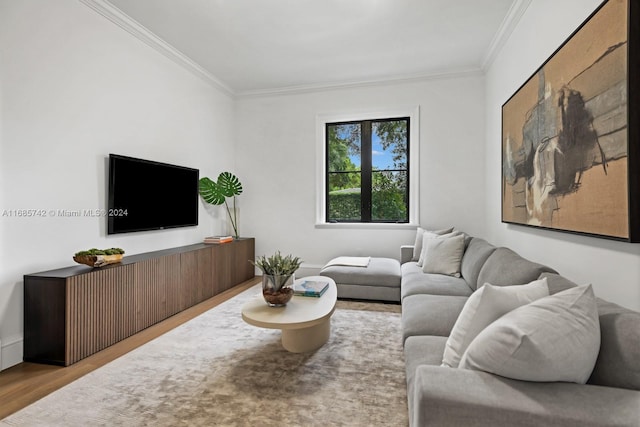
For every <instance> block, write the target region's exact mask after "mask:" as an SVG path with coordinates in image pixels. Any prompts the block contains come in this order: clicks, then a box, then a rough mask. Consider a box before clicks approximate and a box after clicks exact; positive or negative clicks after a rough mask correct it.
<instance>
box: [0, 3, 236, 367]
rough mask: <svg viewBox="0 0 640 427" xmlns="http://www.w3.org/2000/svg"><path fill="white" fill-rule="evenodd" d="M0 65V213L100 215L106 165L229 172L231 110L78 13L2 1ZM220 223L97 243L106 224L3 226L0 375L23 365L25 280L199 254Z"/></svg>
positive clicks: (151, 53)
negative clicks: (98, 263) (104, 253)
mask: <svg viewBox="0 0 640 427" xmlns="http://www.w3.org/2000/svg"><path fill="white" fill-rule="evenodd" d="M0 54H1V57H0V84H1V86H0V94H1V98H0V101H1V104H0V111H1V112H2V115H0V138H1V139H0V141H1V142H2V144H1V145H0V150H1V151H0V154H1V156H2V157H0V162H1V175H0V211H4V210H15V209H43V210H44V211H45V212H49V211H50V210H57V209H71V210H74V209H96V208H105V205H106V195H105V192H106V173H107V171H106V169H105V167H106V164H107V161H106V159H107V156H108V154H109V153H117V154H124V155H129V156H133V157H141V158H146V159H152V160H157V161H163V162H167V163H173V164H178V165H184V166H189V167H193V168H198V169H200V175H201V176H206V175H209V176H212V175H217V174H218V173H219V172H220V171H222V170H233V166H234V158H235V152H234V146H233V127H232V126H233V100H232V99H230V98H229V97H228V96H226V95H224V94H222V93H220V92H218V91H217V90H215V89H213V88H212V87H211V86H210V85H209V84H207V83H206V82H204V81H203V80H201V79H200V78H199V77H196V76H194V75H193V74H191V73H189V72H188V71H186V70H185V69H184V68H182V67H180V66H178V65H176V64H175V63H174V62H172V61H171V60H169V59H168V58H166V57H165V56H163V55H161V54H160V53H158V52H156V51H155V50H153V49H152V48H150V47H148V46H147V45H146V44H144V43H142V42H141V41H139V40H138V39H136V38H135V37H133V36H132V35H130V34H129V33H127V32H125V31H123V30H122V29H121V28H119V27H118V26H117V25H115V24H113V23H112V22H110V21H108V20H107V19H105V18H103V17H102V16H100V15H99V14H97V13H96V12H94V11H93V10H91V9H89V8H88V7H87V6H85V5H83V4H82V3H80V2H78V1H75V0H58V1H55V2H49V1H36V0H25V1H22V0H21V1H19V2H17V1H10V0H1V1H0ZM162 208H163V206H162V204H161V203H158V209H162ZM1 213H2V212H0V215H1ZM221 218H223V217H221V216H219V217H218V218H215V219H214V218H212V216H211V215H209V214H208V213H207V212H205V208H204V207H202V206H201V209H200V225H199V226H198V227H189V228H183V229H175V230H165V231H158V232H143V233H132V234H126V235H118V236H106V220H105V219H104V218H77V217H76V218H63V217H56V216H55V215H50V214H48V215H47V217H44V218H43V217H35V218H24V217H20V218H17V217H7V216H4V217H3V216H0V237H1V244H0V262H1V264H0V340H2V346H3V351H2V367H3V368H5V367H7V366H10V365H12V364H15V363H18V362H20V361H21V358H22V331H23V329H22V326H23V321H22V315H23V314H22V313H23V309H22V304H23V290H22V286H23V283H22V276H23V275H24V274H28V273H35V272H38V271H43V270H48V269H52V268H58V267H63V266H67V265H71V264H73V261H72V259H71V257H72V255H73V254H74V253H75V252H77V251H79V250H82V249H86V248H90V247H111V246H118V247H122V248H124V249H125V250H126V251H127V253H128V254H135V253H140V252H147V251H151V250H156V249H162V248H167V247H173V246H180V245H185V244H192V243H197V242H200V241H201V239H202V238H203V237H204V236H205V235H207V234H210V233H213V232H220V231H221V230H220V229H221V228H222V225H221V222H222V221H221Z"/></svg>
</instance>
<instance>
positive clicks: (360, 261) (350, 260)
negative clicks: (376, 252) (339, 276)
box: [325, 256, 371, 267]
mask: <svg viewBox="0 0 640 427" xmlns="http://www.w3.org/2000/svg"><path fill="white" fill-rule="evenodd" d="M369 260H371V257H370V256H339V257H337V258H334V259H332V260H331V261H329V262H328V263H327V265H326V266H325V267H330V266H332V265H346V266H349V267H366V266H368V265H369Z"/></svg>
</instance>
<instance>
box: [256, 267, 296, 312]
mask: <svg viewBox="0 0 640 427" xmlns="http://www.w3.org/2000/svg"><path fill="white" fill-rule="evenodd" d="M293 280H294V276H293V274H290V275H273V276H271V275H268V274H265V275H263V276H262V296H263V297H264V300H265V301H266V302H267V304H268V305H269V306H270V307H284V306H285V305H287V303H288V302H289V301H290V300H291V298H292V297H293Z"/></svg>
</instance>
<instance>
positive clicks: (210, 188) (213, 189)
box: [199, 177, 225, 205]
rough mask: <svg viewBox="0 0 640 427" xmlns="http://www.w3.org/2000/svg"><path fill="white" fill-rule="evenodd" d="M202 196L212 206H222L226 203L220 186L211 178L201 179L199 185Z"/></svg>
mask: <svg viewBox="0 0 640 427" xmlns="http://www.w3.org/2000/svg"><path fill="white" fill-rule="evenodd" d="M199 191H200V196H202V198H203V199H204V201H205V202H207V203H210V204H212V205H221V204H223V203H224V200H225V196H224V194H223V193H222V191H221V189H220V186H219V185H218V184H217V183H216V182H215V181H213V180H211V179H210V178H207V177H204V178H200V185H199Z"/></svg>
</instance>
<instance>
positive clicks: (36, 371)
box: [0, 277, 260, 419]
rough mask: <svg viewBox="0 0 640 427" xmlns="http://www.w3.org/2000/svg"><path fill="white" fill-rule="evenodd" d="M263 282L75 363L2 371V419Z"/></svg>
mask: <svg viewBox="0 0 640 427" xmlns="http://www.w3.org/2000/svg"><path fill="white" fill-rule="evenodd" d="M259 282H260V277H255V278H253V279H251V280H248V281H246V282H244V283H241V284H239V285H237V286H235V287H233V288H232V289H229V290H227V291H224V292H222V293H221V294H218V295H216V296H214V297H213V298H209V299H208V300H206V301H203V302H201V303H200V304H197V305H195V306H193V307H191V308H188V309H186V310H184V311H182V312H180V313H178V314H176V315H174V316H172V317H170V318H168V319H166V320H163V321H162V322H159V323H156V324H155V325H153V326H150V327H148V328H147V329H145V330H143V331H140V332H139V333H137V334H135V335H133V336H131V337H129V338H127V339H125V340H123V341H120V342H118V343H116V344H114V345H112V346H111V347H108V348H106V349H104V350H102V351H100V352H98V353H96V354H93V355H91V356H89V357H87V358H85V359H82V360H80V361H79V362H77V363H75V364H73V365H71V366H67V367H60V366H51V365H41V364H37V363H20V364H18V365H16V366H13V367H11V368H9V369H6V370H4V371H2V372H0V419H3V418H5V417H7V416H9V415H11V414H13V413H14V412H17V411H18V410H20V409H22V408H24V407H25V406H28V405H30V404H31V403H33V402H35V401H36V400H39V399H41V398H43V397H44V396H46V395H48V394H49V393H52V392H54V391H56V390H57V389H59V388H61V387H63V386H65V385H67V384H69V383H71V382H73V381H75V380H77V379H78V378H80V377H82V376H83V375H85V374H88V373H89V372H91V371H93V370H94V369H97V368H99V367H101V366H103V365H106V364H107V363H109V362H111V361H112V360H114V359H117V358H118V357H120V356H122V355H124V354H126V353H128V352H130V351H131V350H133V349H135V348H137V347H140V346H141V345H143V344H145V343H147V342H149V341H151V340H152V339H154V338H157V337H159V336H160V335H162V334H164V333H166V332H168V331H170V330H171V329H174V328H176V327H177V326H180V325H182V324H183V323H185V322H187V321H189V320H191V319H193V318H194V317H196V316H198V315H200V314H202V313H204V312H205V311H207V310H210V309H212V308H213V307H215V306H217V305H219V304H221V303H223V302H225V301H227V300H229V299H230V298H232V297H234V296H236V295H238V294H239V293H241V292H242V291H244V290H246V289H249V288H250V287H251V286H253V285H255V284H257V283H259Z"/></svg>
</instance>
